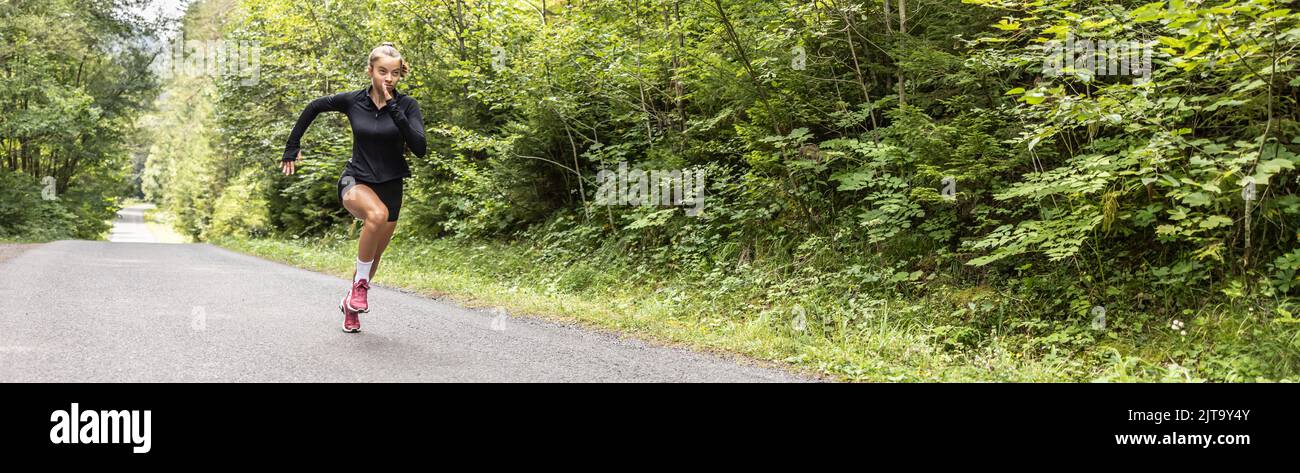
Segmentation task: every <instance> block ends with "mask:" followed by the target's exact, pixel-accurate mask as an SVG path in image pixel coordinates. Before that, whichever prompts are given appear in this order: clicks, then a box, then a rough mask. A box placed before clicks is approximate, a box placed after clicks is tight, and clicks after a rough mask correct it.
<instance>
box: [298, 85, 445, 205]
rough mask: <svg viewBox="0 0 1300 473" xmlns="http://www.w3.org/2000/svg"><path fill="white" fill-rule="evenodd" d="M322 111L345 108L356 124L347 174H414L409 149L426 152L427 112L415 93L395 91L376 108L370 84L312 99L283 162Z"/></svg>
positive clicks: (375, 178) (374, 177)
mask: <svg viewBox="0 0 1300 473" xmlns="http://www.w3.org/2000/svg"><path fill="white" fill-rule="evenodd" d="M321 112H342V113H344V114H346V115H347V116H348V121H349V122H351V123H352V159H350V160H348V167H347V171H346V172H345V173H346V174H347V175H350V176H354V177H355V178H356V180H358V181H361V182H371V183H376V184H378V183H383V182H387V181H391V180H393V179H400V178H403V177H408V176H410V175H411V168H410V166H408V165H407V164H406V156H405V155H404V151H405V148H408V147H409V148H410V149H411V152H412V153H415V155H416V156H419V157H424V154H425V146H426V143H425V139H424V116H423V115H421V114H420V104H419V103H417V102H416V101H415V98H413V97H411V96H408V95H405V94H403V93H401V91H396V90H395V91H394V92H393V98H392V99H391V100H389V101H388V103H386V104H384V106H383V107H382V108H379V109H376V108H375V104H374V102H373V101H371V100H370V88H369V87H367V88H365V89H361V90H356V91H352V92H343V93H340V94H336V95H330V96H326V97H321V98H318V99H316V100H313V101H312V102H311V103H310V104H308V105H307V108H306V109H305V110H303V111H302V115H300V116H299V117H298V123H297V124H295V125H294V126H293V132H291V133H289V140H288V142H287V143H286V144H285V147H284V157H283V158H281V159H282V160H283V161H291V160H293V159H296V158H297V157H298V151H299V150H301V149H302V143H301V140H302V135H303V133H306V132H307V127H309V126H311V122H312V121H314V120H316V115H319V114H320V113H321Z"/></svg>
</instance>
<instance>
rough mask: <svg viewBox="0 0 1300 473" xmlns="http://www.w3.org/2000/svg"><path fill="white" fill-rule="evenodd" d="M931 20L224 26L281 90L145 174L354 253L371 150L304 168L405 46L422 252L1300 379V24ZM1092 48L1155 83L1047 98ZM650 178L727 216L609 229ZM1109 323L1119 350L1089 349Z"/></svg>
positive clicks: (694, 15) (520, 9)
mask: <svg viewBox="0 0 1300 473" xmlns="http://www.w3.org/2000/svg"><path fill="white" fill-rule="evenodd" d="M225 4H230V5H231V6H233V7H234V8H230V9H222V8H215V7H213V5H225ZM908 4H909V9H910V10H911V11H913V12H924V14H923V15H919V16H913V17H912V18H910V19H909V21H908V24H907V28H906V29H905V30H904V29H901V28H900V26H902V25H900V18H899V17H898V15H897V10H895V11H894V12H893V13H891V14H890V15H886V14H885V13H884V11H883V10H882V8H881V7H882V5H881V3H880V2H805V1H795V0H780V1H762V2H760V1H749V0H704V1H685V0H639V1H587V2H565V1H554V2H546V4H545V7H543V5H542V4H541V3H540V2H506V1H488V0H479V1H471V0H417V1H411V0H367V1H363V2H327V1H323V0H316V1H306V2H283V1H280V0H221V1H217V0H209V1H207V2H201V3H200V4H199V5H198V6H196V7H194V8H193V9H192V11H191V20H189V21H190V24H189V25H188V27H189V28H195V29H199V30H202V31H213V32H219V34H220V35H221V36H222V37H224V38H226V39H234V40H254V41H259V42H260V43H261V44H262V46H263V47H264V51H263V53H262V55H261V60H262V74H261V78H262V79H261V80H262V82H261V84H259V85H258V86H256V87H247V86H243V85H241V84H238V83H237V82H235V81H232V80H219V81H216V82H215V83H214V84H211V87H212V88H211V94H210V95H209V94H207V92H204V93H202V94H199V95H196V97H202V98H204V100H205V101H206V102H207V103H205V104H196V105H194V106H186V107H183V108H176V109H169V108H168V106H166V105H163V106H160V113H161V115H160V116H161V117H162V121H160V122H159V123H164V124H167V125H166V126H161V127H159V128H158V130H160V131H161V134H160V135H158V137H157V139H156V140H155V141H154V143H155V144H158V143H170V144H167V145H165V146H157V147H156V149H157V150H158V153H157V156H159V159H158V160H157V164H156V165H155V164H150V166H149V167H150V170H149V171H148V172H152V173H157V174H156V175H157V176H165V179H163V178H158V179H157V180H155V182H156V183H158V184H157V188H158V189H163V188H165V189H164V190H162V191H161V194H159V195H167V196H169V197H163V199H164V201H168V200H167V199H173V200H171V201H170V202H174V203H172V204H169V206H171V207H173V208H175V209H178V210H181V211H182V213H190V214H192V215H191V216H189V217H186V218H185V219H183V220H185V221H186V222H187V223H186V225H187V229H188V230H189V231H190V232H191V233H193V234H196V235H197V234H204V232H206V231H212V232H213V233H211V234H212V235H216V234H221V233H225V232H231V233H236V234H240V233H243V232H262V231H265V232H268V233H269V234H270V235H272V236H278V237H306V236H313V235H325V234H331V233H338V232H339V229H340V226H341V225H343V224H346V223H347V222H348V221H349V217H348V216H347V214H346V213H345V212H344V211H343V210H342V209H341V208H340V206H339V204H338V202H337V197H336V196H335V195H334V191H335V189H334V182H335V180H336V179H337V177H338V174H339V171H340V170H341V169H342V166H343V161H344V160H345V159H346V157H347V156H348V154H349V150H348V145H349V137H348V134H349V130H348V128H347V125H346V121H345V120H343V119H342V117H339V116H337V115H336V114H331V115H326V116H322V117H321V118H319V119H318V120H317V122H316V124H315V125H313V127H312V129H311V131H310V132H309V133H308V135H307V136H306V137H304V145H305V149H306V151H305V160H306V161H305V163H304V164H303V165H302V166H300V167H299V172H298V174H297V175H295V176H292V177H283V176H279V175H278V168H277V167H276V161H277V160H278V159H279V153H280V150H281V149H282V148H281V147H282V146H283V142H284V139H285V137H286V136H287V134H288V132H289V129H290V127H291V126H292V123H293V120H295V119H296V118H297V114H298V113H299V112H300V111H301V110H302V108H303V107H304V106H305V105H306V103H307V102H308V101H309V100H311V99H313V98H316V97H320V96H324V95H327V94H332V93H337V92H339V91H344V90H352V89H357V88H361V87H363V86H364V85H365V83H366V78H365V77H364V75H363V73H362V70H361V68H362V66H363V58H364V57H365V54H366V53H367V52H368V51H369V49H370V48H371V47H373V46H374V45H375V44H377V43H379V42H381V41H393V42H395V43H396V44H397V45H398V47H399V48H400V49H401V50H402V52H403V55H404V56H405V57H406V58H407V59H408V60H409V61H410V62H411V63H412V64H413V66H414V67H413V71H412V73H411V74H410V75H409V76H408V77H406V78H405V79H404V80H403V82H402V84H400V85H399V88H402V89H403V90H404V91H405V92H407V93H409V94H410V95H412V96H414V97H415V98H416V99H417V100H419V102H420V103H421V106H422V109H423V110H424V114H425V117H426V119H425V125H426V128H427V132H428V133H427V134H428V136H429V138H430V153H429V155H428V156H427V157H425V158H423V159H416V158H414V157H413V156H408V158H409V159H410V160H411V164H412V168H413V170H414V174H415V176H414V178H413V179H412V180H410V181H409V182H408V186H407V189H408V191H407V200H406V203H405V205H406V206H405V207H404V211H403V222H404V223H403V228H404V230H403V232H410V233H412V234H414V235H416V236H418V237H420V238H434V237H454V238H457V239H463V240H466V241H488V240H497V239H504V240H512V241H515V242H527V243H528V244H529V245H531V246H532V247H533V248H534V249H535V250H536V251H537V254H536V255H535V256H537V257H538V258H540V261H542V262H545V263H547V264H551V263H554V264H557V265H566V266H564V267H572V268H574V270H573V271H574V272H573V273H572V274H567V273H566V274H564V275H555V276H554V277H553V278H548V279H547V284H548V285H550V286H552V287H556V288H561V289H564V290H575V291H576V290H580V289H582V288H585V287H590V286H593V285H599V284H600V283H601V276H600V274H601V270H600V269H599V268H602V267H603V266H601V265H609V266H613V267H616V268H623V269H628V271H626V274H627V275H628V276H627V277H628V283H629V284H646V285H656V284H658V282H659V281H661V280H663V279H665V278H669V277H674V278H676V277H680V278H686V279H691V278H694V279H691V280H694V281H696V284H697V286H695V287H693V288H692V289H693V290H698V291H700V292H704V293H707V294H709V295H710V296H711V297H716V298H718V299H719V300H728V301H731V302H734V304H733V305H732V306H731V307H732V308H734V310H733V311H731V312H728V314H727V316H729V317H733V319H744V318H749V317H753V316H755V314H762V317H771V318H769V319H764V320H777V318H778V316H777V315H774V314H775V312H774V311H775V310H776V309H774V308H773V307H778V306H779V307H786V308H788V307H787V306H788V305H790V303H791V301H805V302H806V303H803V304H801V306H802V307H804V308H806V312H807V313H806V314H805V317H806V318H808V326H809V327H810V328H809V329H808V332H807V336H808V337H813V338H816V337H821V338H817V339H818V340H829V339H833V338H834V337H839V336H841V335H840V334H844V333H855V331H858V332H861V331H867V330H871V329H872V327H875V326H877V325H873V324H878V321H874V320H872V319H870V318H869V317H867V316H866V315H863V314H864V313H866V312H871V311H869V310H867V309H862V310H861V311H857V312H855V311H854V310H848V309H843V308H842V306H846V305H848V302H846V301H857V302H854V303H853V304H864V306H869V305H871V304H884V303H877V302H872V301H891V302H890V303H896V304H897V306H898V307H901V308H900V309H899V310H909V311H913V312H917V313H926V314H928V315H929V316H931V317H930V318H929V319H927V318H925V317H922V316H920V315H917V316H915V317H908V318H907V322H906V323H905V324H904V322H898V323H899V324H900V325H899V326H898V327H897V328H898V330H897V331H894V332H891V333H902V334H906V335H904V336H905V337H916V338H915V339H924V340H927V341H928V342H933V343H935V345H934V346H937V347H940V348H941V349H942V350H943V351H944V352H945V353H948V352H951V354H952V355H953V356H960V357H966V359H967V360H972V362H975V361H974V360H978V361H979V362H987V363H995V362H997V363H1000V362H1005V361H1006V360H1014V359H1016V358H1015V357H1016V356H1035V357H1042V358H1039V359H1040V360H1045V362H1047V363H1048V364H1049V365H1052V366H1058V365H1059V366H1061V367H1062V368H1061V369H1063V370H1073V371H1071V372H1076V373H1093V372H1092V371H1089V370H1090V369H1091V368H1088V367H1095V366H1097V365H1098V364H1101V365H1106V366H1109V367H1111V368H1113V370H1112V371H1110V373H1111V374H1112V375H1113V376H1110V377H1108V378H1107V379H1117V380H1123V379H1131V378H1130V376H1137V377H1138V378H1141V379H1151V378H1152V377H1156V378H1165V377H1167V378H1169V379H1183V380H1189V379H1191V380H1199V379H1213V380H1253V379H1259V378H1268V379H1277V378H1284V377H1286V376H1287V375H1290V374H1292V373H1294V371H1295V369H1296V367H1297V364H1298V363H1300V347H1296V346H1295V344H1294V340H1295V335H1296V330H1297V326H1296V325H1295V324H1289V323H1287V322H1277V321H1275V320H1274V319H1283V320H1290V319H1287V318H1286V317H1268V318H1265V317H1259V316H1256V315H1254V314H1259V313H1273V312H1275V311H1276V310H1287V311H1291V309H1286V308H1287V307H1294V306H1295V305H1296V298H1297V296H1300V293H1298V292H1297V291H1300V284H1297V279H1296V277H1297V271H1300V253H1297V251H1300V246H1298V245H1300V227H1298V225H1300V215H1298V214H1300V195H1297V190H1298V188H1300V172H1298V170H1297V166H1296V164H1298V163H1300V155H1298V154H1297V153H1298V150H1300V138H1297V136H1300V135H1297V132H1298V131H1300V127H1298V126H1297V118H1300V108H1298V107H1297V106H1296V103H1295V101H1294V100H1293V98H1294V96H1295V94H1296V88H1297V87H1298V86H1300V78H1298V77H1297V75H1296V71H1295V61H1296V52H1297V51H1300V48H1297V46H1300V14H1298V13H1296V12H1293V11H1291V10H1290V9H1288V8H1287V6H1286V5H1284V4H1283V3H1281V2H1277V1H1273V0H1237V1H1213V0H1205V1H1199V2H1183V3H1182V4H1180V6H1178V7H1176V8H1175V7H1170V6H1169V5H1167V3H1166V2H1142V1H1112V2H1078V1H1069V0H1061V1H1047V2H1044V1H1033V0H964V1H963V2H953V1H949V0H910V1H908ZM543 8H545V9H543ZM227 10H229V11H230V13H229V18H224V19H220V20H218V19H216V17H215V16H214V15H216V13H213V12H223V11H227ZM371 11H383V12H385V15H383V16H382V18H381V17H379V16H374V15H369V14H367V12H371ZM204 12H207V13H204ZM205 22H206V23H205ZM203 25H207V26H203ZM886 25H888V27H886ZM205 28H206V29H205ZM1072 38H1073V39H1077V40H1090V41H1114V42H1117V43H1118V44H1129V43H1132V44H1136V45H1146V44H1150V45H1152V48H1151V51H1152V64H1151V65H1152V67H1151V71H1150V75H1149V77H1148V78H1143V77H1135V75H1134V74H1129V75H1119V74H1099V73H1098V71H1096V70H1092V69H1088V68H1085V67H1065V68H1062V69H1061V70H1060V71H1059V72H1060V73H1059V74H1055V73H1051V71H1049V70H1048V69H1049V68H1048V67H1047V65H1048V64H1049V63H1051V62H1052V55H1053V54H1054V52H1055V51H1054V49H1053V45H1054V44H1055V43H1053V41H1064V40H1067V39H1072ZM1137 50H1138V51H1139V52H1140V51H1141V48H1138V49H1137ZM799 51H802V53H800V52H799ZM801 54H802V55H801ZM1139 57H1140V56H1139ZM800 60H802V62H800ZM173 87H176V88H177V89H178V90H190V91H194V90H206V89H204V88H203V87H201V86H198V85H193V84H175V85H173ZM65 101H66V103H67V104H68V105H67V106H69V107H75V104H76V103H78V102H77V101H76V97H74V96H69V97H67V98H66V99H65ZM209 106H210V107H211V108H210V109H209V108H206V107H209ZM176 126H182V129H185V130H193V131H192V132H190V133H187V134H183V135H177V136H169V135H167V133H170V132H169V131H167V130H168V129H171V128H173V127H176ZM180 136H186V137H190V136H192V137H193V139H189V140H185V141H184V142H183V143H182V142H180V141H179V137H180ZM168 140H171V141H168ZM184 156H197V157H199V158H198V162H195V163H185V161H187V159H188V158H184ZM150 162H151V163H154V162H155V161H154V160H153V158H152V157H151V161H150ZM620 163H627V165H628V166H629V167H631V168H637V169H644V170H649V169H678V170H685V169H693V170H702V171H704V172H705V173H706V175H707V176H708V182H707V192H706V195H707V201H706V205H705V207H704V211H703V212H702V213H701V214H700V215H698V216H694V217H692V216H688V215H687V214H686V212H682V211H679V209H677V208H672V207H663V206H640V207H632V206H599V205H596V204H595V202H594V200H595V197H594V196H595V195H596V190H597V188H598V185H597V183H596V182H595V179H594V177H595V176H596V173H597V172H599V171H600V170H604V169H613V168H616V167H617V166H618V165H619V164H620ZM249 170H251V171H249ZM237 177H238V179H236V178H237ZM162 183H166V185H165V186H164V185H162ZM1252 183H1253V184H1252ZM1250 185H1253V189H1254V190H1255V192H1253V193H1249V194H1248V193H1246V192H1245V190H1246V188H1247V187H1249V186H1250ZM150 186H155V184H150V183H149V181H148V180H146V189H150V188H152V187H150ZM227 193H232V194H234V195H235V197H227V196H226V194H227ZM249 193H254V194H256V193H263V194H262V197H261V198H244V196H246V195H249ZM214 205H215V208H214ZM243 213H248V215H250V217H249V218H247V219H244V218H243V217H240V215H241V214H243ZM218 214H219V215H220V216H219V217H218ZM262 215H265V220H264V221H263V220H262V217H261V216H262ZM214 222H221V223H220V224H217V223H214ZM263 222H264V223H263ZM217 227H219V228H220V230H214V229H215V228H217ZM551 267H553V266H551ZM701 300H708V297H701ZM898 301H916V302H914V303H912V302H898ZM1094 307H1104V308H1105V310H1106V313H1107V314H1109V315H1108V317H1109V318H1110V320H1111V322H1113V323H1111V324H1110V327H1111V328H1109V329H1106V330H1094V329H1092V328H1091V327H1090V326H1089V323H1090V321H1091V320H1090V319H1091V315H1090V313H1091V312H1090V311H1091V310H1092V309H1093V308H1094ZM1206 307H1212V308H1213V309H1212V310H1210V309H1205V308H1206ZM855 310H856V309H855ZM1188 310H1191V311H1202V310H1204V311H1205V313H1199V312H1198V313H1193V314H1190V315H1194V317H1190V316H1189V314H1187V313H1185V312H1184V311H1188ZM873 313H874V312H873ZM1292 313H1294V311H1292ZM705 316H706V315H704V314H701V317H705ZM787 316H788V313H785V315H780V316H779V317H787ZM710 317H711V316H710ZM1174 319H1179V320H1185V321H1187V322H1188V323H1189V324H1192V325H1191V326H1192V329H1191V330H1189V334H1188V335H1186V336H1184V335H1182V334H1181V333H1179V334H1177V335H1171V334H1170V333H1169V332H1170V331H1169V329H1168V327H1169V323H1170V321H1171V320H1174ZM1198 319H1199V320H1202V321H1203V323H1199V324H1198V323H1196V322H1195V320H1198ZM781 320H784V319H781ZM1234 322H1235V323H1236V324H1237V326H1238V327H1239V328H1237V329H1233V328H1230V327H1232V326H1233V325H1232V324H1233V323H1234ZM1184 337H1186V338H1184ZM843 339H845V340H859V341H860V340H864V339H870V338H869V337H867V338H855V336H847V335H845V336H844V338H843ZM909 339H912V338H909ZM873 340H874V339H873ZM1185 340H1195V341H1197V343H1202V344H1208V345H1212V348H1205V349H1201V350H1199V351H1197V350H1194V349H1193V348H1194V347H1192V346H1191V345H1195V343H1192V342H1187V341H1185ZM1247 344H1250V345H1249V346H1247ZM1145 346H1154V347H1158V348H1153V349H1151V350H1149V351H1147V352H1143V351H1142V350H1143V349H1142V348H1140V347H1145ZM1175 350H1177V351H1175ZM990 360H994V361H990ZM997 360H1001V361H997ZM1171 364H1173V365H1174V366H1176V367H1171ZM844 369H845V370H857V369H865V368H862V367H860V366H859V367H854V368H851V369H850V368H844ZM888 376H915V374H906V373H890V374H889V375H888ZM1081 376H1084V375H1081ZM886 379H889V378H888V377H886Z"/></svg>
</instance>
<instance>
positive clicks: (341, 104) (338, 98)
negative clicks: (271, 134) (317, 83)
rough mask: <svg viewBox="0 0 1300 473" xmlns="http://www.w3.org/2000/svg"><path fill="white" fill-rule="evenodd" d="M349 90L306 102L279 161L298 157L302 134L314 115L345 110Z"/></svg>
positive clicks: (349, 93)
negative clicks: (305, 106)
mask: <svg viewBox="0 0 1300 473" xmlns="http://www.w3.org/2000/svg"><path fill="white" fill-rule="evenodd" d="M350 95H352V93H351V92H343V93H340V94H335V95H330V96H326V97H321V98H318V99H316V100H312V101H311V103H309V104H307V108H306V109H304V110H303V111H302V115H299V116H298V123H296V124H294V126H293V131H292V132H290V133H289V141H288V142H287V143H285V145H284V156H283V157H282V158H280V160H281V161H293V160H295V159H297V158H298V155H299V151H301V150H302V143H301V140H302V135H303V133H306V132H307V127H309V126H311V122H313V121H315V120H316V115H320V114H321V112H343V111H347V105H348V96H350Z"/></svg>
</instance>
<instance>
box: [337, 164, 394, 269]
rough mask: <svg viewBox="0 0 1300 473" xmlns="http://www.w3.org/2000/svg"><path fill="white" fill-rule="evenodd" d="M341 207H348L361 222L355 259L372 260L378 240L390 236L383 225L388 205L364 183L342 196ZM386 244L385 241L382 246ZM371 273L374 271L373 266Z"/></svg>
mask: <svg viewBox="0 0 1300 473" xmlns="http://www.w3.org/2000/svg"><path fill="white" fill-rule="evenodd" d="M343 207H344V208H346V209H348V213H351V214H352V216H353V217H356V218H358V219H361V221H362V222H363V224H362V227H361V238H359V239H358V240H359V241H358V243H357V260H358V261H374V259H375V254H376V251H377V250H378V249H379V242H380V240H381V239H383V240H387V239H388V238H391V237H392V232H386V231H385V230H386V228H385V227H388V226H389V225H388V224H389V222H388V207H387V206H385V205H384V201H382V200H380V199H379V196H378V195H376V194H375V191H374V190H373V189H371V188H370V186H367V185H365V184H357V185H355V186H353V187H352V189H351V190H349V191H348V192H347V194H345V195H344V196H343ZM387 245H388V243H387V241H385V242H384V246H387ZM371 273H372V274H373V273H374V270H373V268H372V270H371Z"/></svg>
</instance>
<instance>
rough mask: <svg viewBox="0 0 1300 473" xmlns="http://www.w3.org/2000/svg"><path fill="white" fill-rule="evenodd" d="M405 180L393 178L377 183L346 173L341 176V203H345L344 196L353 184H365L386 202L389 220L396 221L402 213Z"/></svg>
mask: <svg viewBox="0 0 1300 473" xmlns="http://www.w3.org/2000/svg"><path fill="white" fill-rule="evenodd" d="M403 181H405V179H393V180H391V181H388V182H385V183H382V184H375V183H370V182H365V181H359V180H357V179H356V178H354V177H352V176H349V175H347V174H344V175H343V177H340V178H339V205H343V196H344V195H345V194H347V192H348V190H349V189H351V188H352V186H355V185H357V184H365V185H366V187H369V188H370V189H371V190H373V191H375V195H378V196H379V200H380V201H382V202H383V203H384V206H385V207H388V221H389V222H396V221H397V216H398V215H400V214H401V213H402V188H403Z"/></svg>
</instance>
